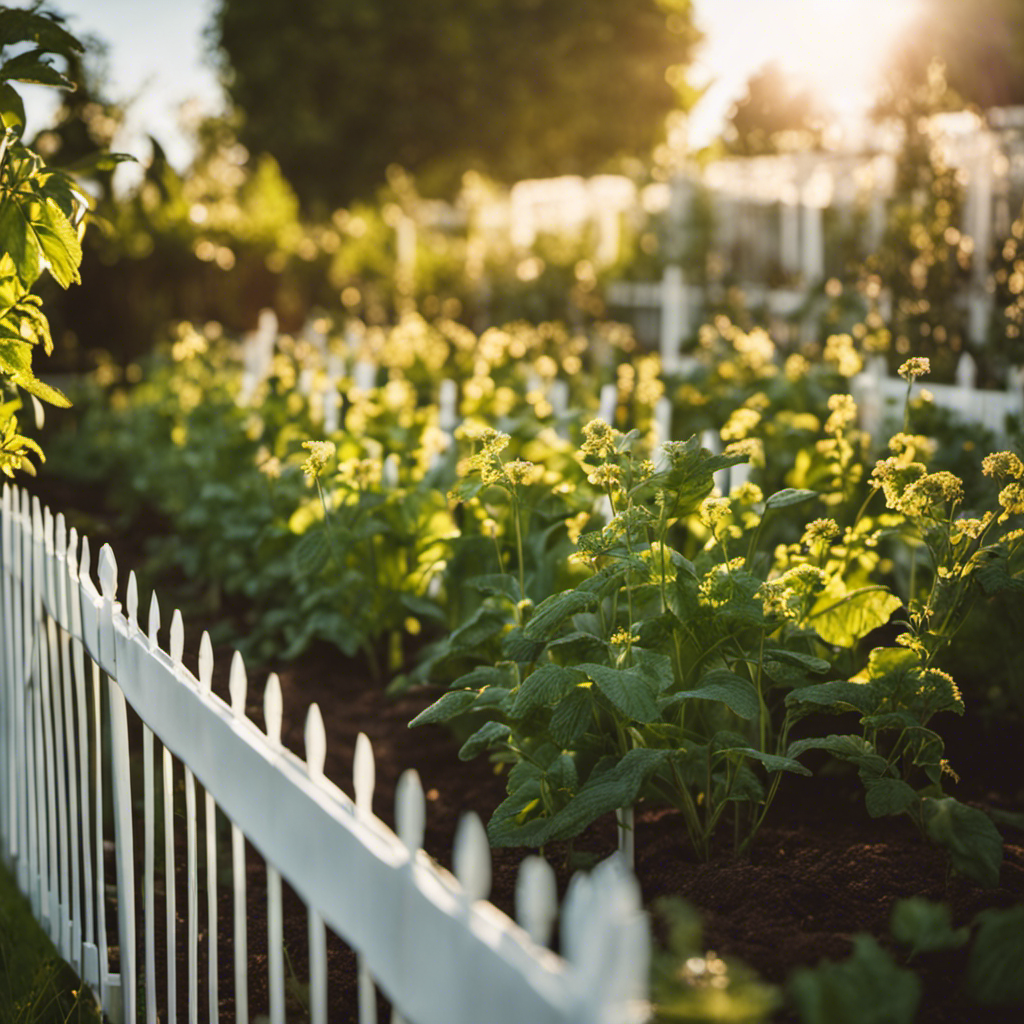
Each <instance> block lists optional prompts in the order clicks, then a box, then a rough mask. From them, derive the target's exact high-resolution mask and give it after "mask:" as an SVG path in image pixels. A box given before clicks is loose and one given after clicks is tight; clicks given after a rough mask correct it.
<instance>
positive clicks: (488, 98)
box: [211, 0, 698, 208]
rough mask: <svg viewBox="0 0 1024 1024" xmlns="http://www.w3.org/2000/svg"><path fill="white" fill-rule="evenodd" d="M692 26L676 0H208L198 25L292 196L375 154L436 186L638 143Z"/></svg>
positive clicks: (363, 174) (332, 197)
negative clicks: (209, 11)
mask: <svg viewBox="0 0 1024 1024" xmlns="http://www.w3.org/2000/svg"><path fill="white" fill-rule="evenodd" d="M697 40H698V34H697V32H696V30H695V28H694V26H693V22H692V12H691V0H500V2H499V0H346V2H345V3H338V2H336V0H221V4H220V7H219V8H218V10H217V13H216V15H215V19H214V23H213V25H212V27H211V41H212V43H213V44H214V45H215V46H216V47H217V48H218V49H219V54H220V60H221V62H222V67H223V74H224V79H225V85H226V88H227V91H228V94H229V97H230V99H231V101H232V102H233V103H234V104H235V106H236V107H237V108H238V109H239V110H240V111H241V112H242V114H243V115H244V122H243V125H242V128H241V135H240V137H241V141H242V142H243V143H244V144H245V145H246V146H248V147H249V149H250V150H251V151H253V152H254V153H259V152H269V153H272V154H273V155H274V157H275V158H276V159H277V160H278V162H279V163H280V165H281V168H282V170H283V171H284V174H285V176H286V177H287V178H288V180H289V181H290V182H292V183H293V185H294V186H295V188H296V191H297V192H298V193H299V196H300V198H301V199H302V201H303V203H304V205H305V206H306V207H307V208H309V206H310V205H311V204H316V203H321V204H325V205H327V206H336V205H338V204H343V203H346V202H348V201H350V200H351V199H353V198H355V197H360V196H368V195H370V194H372V192H373V191H374V190H375V189H376V188H377V187H378V186H379V185H381V184H382V183H383V182H384V179H385V171H386V168H387V167H388V166H389V165H390V164H399V165H401V166H403V167H405V168H406V169H407V170H409V171H411V172H413V173H414V174H416V175H417V177H418V179H419V181H420V186H421V188H422V189H424V190H425V191H427V192H428V193H433V194H443V193H445V192H450V191H454V189H455V187H456V186H457V184H458V181H459V179H460V177H461V174H462V173H463V172H464V171H465V170H468V169H470V168H475V169H478V170H481V171H484V172H485V173H488V174H490V175H491V176H493V177H496V178H497V179H499V180H503V181H513V180H516V179H518V178H522V177H530V176H546V175H556V174H566V173H583V174H586V173H593V172H595V171H598V170H600V169H601V168H602V167H604V166H605V165H606V164H607V163H608V161H609V160H611V159H612V158H614V157H616V156H618V155H620V154H630V155H633V156H636V155H638V154H644V153H645V152H647V151H649V149H650V147H651V146H652V144H653V143H654V142H655V141H656V140H657V138H658V135H659V132H660V130H661V128H662V126H663V122H664V119H665V117H666V115H667V114H668V113H669V112H670V111H671V110H673V109H674V108H676V107H677V106H678V103H679V97H680V93H679V91H678V87H677V85H675V84H669V79H672V81H673V82H674V83H679V84H680V85H681V84H682V76H681V74H680V73H679V71H678V68H679V67H680V66H685V65H686V64H687V63H688V62H689V60H690V58H691V54H692V50H693V47H694V46H695V44H696V42H697ZM673 69H675V70H673Z"/></svg>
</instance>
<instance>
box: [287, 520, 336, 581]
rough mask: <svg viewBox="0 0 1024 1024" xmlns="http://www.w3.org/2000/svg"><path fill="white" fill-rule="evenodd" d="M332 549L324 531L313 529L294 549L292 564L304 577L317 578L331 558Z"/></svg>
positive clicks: (300, 539) (303, 536)
mask: <svg viewBox="0 0 1024 1024" xmlns="http://www.w3.org/2000/svg"><path fill="white" fill-rule="evenodd" d="M330 554H331V547H330V544H329V542H328V540H327V537H326V534H325V532H324V530H322V529H317V528H315V527H314V528H313V529H312V530H310V531H309V533H306V534H303V535H302V537H300V538H299V541H298V543H297V544H296V545H295V547H294V548H292V563H293V564H294V566H295V570H296V572H298V573H299V574H300V575H302V576H315V575H316V574H317V573H318V572H319V571H320V570H321V569H322V568H323V567H324V566H325V565H326V564H327V559H328V558H329V557H330Z"/></svg>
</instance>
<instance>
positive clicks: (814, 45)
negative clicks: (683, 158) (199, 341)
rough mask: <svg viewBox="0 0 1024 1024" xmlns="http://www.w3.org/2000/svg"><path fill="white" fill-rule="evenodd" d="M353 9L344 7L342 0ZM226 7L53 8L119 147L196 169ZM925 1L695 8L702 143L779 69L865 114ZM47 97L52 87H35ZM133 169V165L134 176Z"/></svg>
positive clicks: (699, 1) (115, 1) (39, 100)
mask: <svg viewBox="0 0 1024 1024" xmlns="http://www.w3.org/2000/svg"><path fill="white" fill-rule="evenodd" d="M338 2H344V0H338ZM216 3H217V0H54V2H53V6H54V8H55V9H57V10H59V11H60V12H62V13H63V14H65V15H66V16H67V18H68V25H69V28H70V29H71V30H72V31H73V32H75V33H76V34H78V35H85V34H94V35H97V36H99V37H100V38H101V39H103V40H105V41H106V42H107V43H108V44H109V54H108V67H109V75H110V79H109V87H108V95H109V96H110V98H111V99H114V100H118V101H121V100H126V99H130V98H133V99H134V102H133V103H132V104H131V107H130V110H129V116H128V121H127V123H126V125H125V130H124V132H123V134H122V137H120V138H119V139H117V140H116V142H115V148H117V149H119V150H121V151H122V152H130V153H132V154H133V155H135V156H137V157H140V158H142V159H147V158H148V154H149V145H148V142H147V141H146V135H147V133H151V134H153V135H155V136H156V137H157V138H158V139H159V140H160V142H161V144H162V145H163V146H164V148H165V149H166V151H167V153H168V157H169V159H170V160H171V162H172V163H173V164H174V165H175V166H177V167H179V168H181V169H184V167H185V166H186V165H187V164H188V161H189V158H190V155H191V146H190V143H189V140H188V136H187V133H185V132H183V131H181V130H180V128H179V127H178V118H179V112H180V110H181V108H182V105H183V104H186V103H190V105H191V107H192V108H193V109H198V110H202V111H205V112H209V113H214V112H216V111H217V110H218V109H220V106H221V93H220V88H219V85H218V83H217V76H216V72H215V71H214V69H213V67H212V66H211V64H210V62H209V60H208V58H207V56H206V48H205V44H204V41H203V35H202V33H203V29H204V27H205V26H206V25H207V24H208V23H209V21H210V19H211V17H212V14H213V11H214V8H215V6H216ZM920 3H921V0H694V6H695V11H696V18H697V23H698V25H699V27H700V28H701V29H702V31H703V32H704V33H705V43H704V45H703V47H702V49H701V52H700V54H699V57H698V60H697V63H696V65H695V66H694V68H693V69H692V77H693V79H694V80H695V81H697V82H700V83H702V84H707V85H708V92H707V94H706V95H705V97H704V98H703V99H702V100H701V103H700V105H699V106H698V108H697V109H696V110H695V112H694V114H693V116H692V117H691V121H690V127H689V138H690V142H691V144H693V145H697V146H699V145H702V144H705V143H706V142H709V141H710V140H711V139H712V138H713V137H714V136H715V135H716V134H717V133H718V132H719V131H720V129H721V127H722V123H723V119H724V117H725V114H726V112H727V111H728V109H729V107H730V106H731V104H732V103H733V102H735V100H736V99H738V98H739V97H741V96H742V95H743V92H744V85H745V83H746V81H747V80H748V79H749V77H750V76H751V74H753V73H754V72H755V71H757V70H759V69H760V68H761V67H763V66H764V65H765V64H766V63H767V62H768V61H770V60H777V61H778V62H779V63H780V64H781V65H782V67H783V68H784V70H786V71H788V72H790V73H791V74H793V75H795V76H796V77H798V78H803V79H804V80H805V81H806V82H807V83H808V84H809V85H810V86H811V87H812V88H813V89H815V90H816V91H817V92H818V93H819V94H820V95H823V96H824V98H825V99H826V100H828V101H829V103H830V105H831V107H832V108H833V109H834V110H837V111H838V112H839V113H840V114H841V115H844V116H849V115H850V114H851V113H852V112H854V111H856V110H858V109H864V108H865V107H866V106H867V103H868V101H869V100H870V96H871V94H872V90H873V86H874V84H875V83H876V81H877V74H878V70H879V67H880V65H881V63H882V60H883V58H884V54H885V52H886V51H887V49H888V47H889V46H890V45H891V42H892V41H893V40H894V39H895V38H896V36H897V34H898V33H899V32H900V31H904V30H905V29H906V26H907V24H908V23H909V22H910V20H911V18H912V16H913V15H914V13H915V12H916V10H917V9H918V8H919V6H920ZM38 92H39V93H45V92H46V90H38ZM26 98H27V100H28V116H29V120H30V124H29V130H30V132H31V131H32V130H33V127H34V126H35V127H44V126H45V124H44V122H45V119H46V116H47V110H48V104H47V102H46V98H45V97H42V96H34V97H26ZM125 170H128V168H125Z"/></svg>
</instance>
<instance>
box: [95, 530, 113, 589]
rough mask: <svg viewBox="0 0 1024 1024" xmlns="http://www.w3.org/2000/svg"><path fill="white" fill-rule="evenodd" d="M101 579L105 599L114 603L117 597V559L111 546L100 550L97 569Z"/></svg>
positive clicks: (106, 545)
mask: <svg viewBox="0 0 1024 1024" xmlns="http://www.w3.org/2000/svg"><path fill="white" fill-rule="evenodd" d="M96 571H97V574H98V575H99V579H100V591H101V593H102V594H103V596H104V598H106V599H107V600H108V601H113V600H114V599H115V598H116V597H117V559H116V558H115V557H114V549H113V548H112V547H111V546H110V545H109V544H104V545H103V547H101V548H100V557H99V563H98V565H97V567H96Z"/></svg>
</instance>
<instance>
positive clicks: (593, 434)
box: [580, 419, 618, 459]
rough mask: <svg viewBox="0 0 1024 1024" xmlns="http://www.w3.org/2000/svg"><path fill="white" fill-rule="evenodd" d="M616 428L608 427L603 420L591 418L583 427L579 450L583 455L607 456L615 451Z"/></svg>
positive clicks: (602, 457) (601, 457)
mask: <svg viewBox="0 0 1024 1024" xmlns="http://www.w3.org/2000/svg"><path fill="white" fill-rule="evenodd" d="M616 434H618V431H617V430H614V429H613V428H612V427H610V426H609V425H608V424H607V423H605V421H604V420H601V419H596V420H591V421H590V422H589V423H588V424H587V425H586V426H585V427H584V428H583V438H584V440H583V444H582V445H580V451H581V452H583V454H584V455H593V456H595V457H597V458H599V459H604V458H607V457H608V456H609V455H611V454H612V452H614V451H615V441H616Z"/></svg>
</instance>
